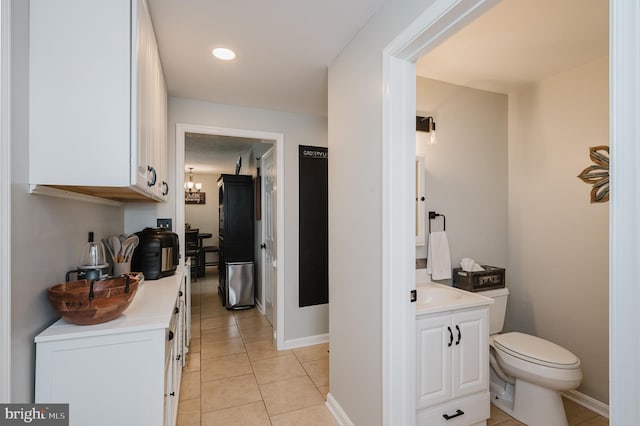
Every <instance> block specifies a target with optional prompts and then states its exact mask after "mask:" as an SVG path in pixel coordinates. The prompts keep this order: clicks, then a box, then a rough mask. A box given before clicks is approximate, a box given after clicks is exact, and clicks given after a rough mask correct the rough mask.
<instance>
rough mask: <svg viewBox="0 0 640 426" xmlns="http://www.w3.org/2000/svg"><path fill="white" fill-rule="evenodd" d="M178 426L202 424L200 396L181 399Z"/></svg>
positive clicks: (198, 425)
mask: <svg viewBox="0 0 640 426" xmlns="http://www.w3.org/2000/svg"><path fill="white" fill-rule="evenodd" d="M177 426H200V398H194V399H187V400H184V401H180V406H179V408H178V421H177Z"/></svg>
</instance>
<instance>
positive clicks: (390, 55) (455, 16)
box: [382, 0, 498, 425]
mask: <svg viewBox="0 0 640 426" xmlns="http://www.w3.org/2000/svg"><path fill="white" fill-rule="evenodd" d="M497 2H498V0H458V1H456V0H437V1H436V2H435V3H434V4H433V5H432V6H430V7H429V8H427V9H426V10H425V11H424V12H423V13H422V14H421V15H420V16H418V18H417V19H416V20H415V21H414V22H413V23H411V24H410V25H409V26H408V27H407V28H406V29H405V30H404V31H402V32H401V33H400V34H398V35H397V36H396V37H395V38H394V39H393V41H392V42H391V43H390V44H388V45H387V47H386V48H385V49H384V50H383V52H382V65H383V71H382V74H383V77H382V87H384V93H383V99H382V324H383V326H382V405H383V406H382V413H383V414H382V416H383V419H382V420H383V424H384V425H394V424H407V425H408V424H415V415H416V397H415V394H416V391H415V389H416V378H415V372H416V365H415V363H416V361H415V353H416V347H415V343H416V331H415V330H416V324H415V323H416V317H415V304H413V303H410V302H409V292H410V291H411V290H412V289H415V243H416V238H415V229H414V224H415V209H414V203H415V160H416V146H415V143H416V140H415V121H414V116H415V112H416V61H417V60H418V59H419V58H420V57H421V56H423V55H424V54H425V53H426V52H428V51H429V50H431V49H433V48H434V47H435V46H437V45H438V44H440V43H441V42H442V41H443V40H445V39H446V38H447V37H449V36H450V35H452V34H453V33H454V32H456V31H458V30H459V29H461V28H462V27H464V26H465V25H466V24H468V23H469V22H470V21H471V20H473V19H474V18H476V17H478V16H480V15H481V14H482V13H484V12H485V11H487V10H488V9H490V8H491V7H492V6H493V5H495V4H496V3H497ZM399 286H400V287H399ZM399 289H400V291H398V290H399Z"/></svg>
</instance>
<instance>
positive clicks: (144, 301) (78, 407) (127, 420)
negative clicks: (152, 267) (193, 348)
mask: <svg viewBox="0 0 640 426" xmlns="http://www.w3.org/2000/svg"><path fill="white" fill-rule="evenodd" d="M187 271H188V270H187ZM187 273H188V272H187ZM187 281H188V276H185V275H183V272H182V270H178V271H177V274H176V276H172V277H167V278H163V279H161V280H157V281H147V282H145V283H144V284H143V285H142V286H141V287H140V289H139V290H138V291H139V293H138V294H136V296H135V299H134V301H133V302H132V304H131V306H130V307H129V308H128V309H127V310H126V311H125V314H124V315H123V316H121V317H120V318H117V319H115V320H113V321H109V322H107V323H103V324H96V325H88V326H79V325H72V324H68V323H66V322H65V321H63V320H59V321H57V322H56V323H55V324H53V325H52V326H50V327H49V328H47V329H46V330H44V331H43V332H42V333H40V334H39V335H38V336H36V338H35V342H36V395H35V402H36V403H68V404H69V419H70V425H72V426H84V425H92V426H102V425H104V426H113V425H123V426H126V425H131V426H145V425H148V426H160V425H163V426H168V425H171V426H173V425H175V424H176V419H177V407H178V400H179V390H180V379H181V376H182V366H183V364H182V363H183V360H184V349H185V347H186V342H185V341H184V336H187V335H188V333H187V332H185V329H186V328H187V327H188V325H187V322H186V317H187V315H190V313H189V311H188V309H186V298H187V296H188V291H189V288H188V287H186V285H185V284H186V282H187Z"/></svg>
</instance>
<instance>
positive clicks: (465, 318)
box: [452, 308, 489, 398]
mask: <svg viewBox="0 0 640 426" xmlns="http://www.w3.org/2000/svg"><path fill="white" fill-rule="evenodd" d="M487 315H488V309H487V308H481V309H474V310H470V311H466V312H459V313H455V314H454V315H453V318H452V328H453V336H454V342H453V345H454V346H453V348H454V350H453V363H452V368H453V371H452V373H453V376H452V380H453V384H452V386H453V397H454V398H457V397H460V396H464V395H469V394H472V393H475V392H482V391H486V390H487V389H488V383H489V381H488V374H489V341H488V340H489V325H488V321H487Z"/></svg>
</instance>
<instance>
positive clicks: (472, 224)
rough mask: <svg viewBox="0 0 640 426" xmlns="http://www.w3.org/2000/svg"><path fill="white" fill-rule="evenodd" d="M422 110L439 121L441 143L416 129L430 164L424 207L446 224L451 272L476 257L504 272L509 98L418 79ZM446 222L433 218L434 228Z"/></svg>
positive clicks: (419, 252)
mask: <svg viewBox="0 0 640 426" xmlns="http://www.w3.org/2000/svg"><path fill="white" fill-rule="evenodd" d="M416 109H417V111H418V115H421V116H428V115H432V116H434V119H435V122H436V134H437V144H435V145H429V144H427V143H426V142H427V141H426V137H422V136H426V135H427V133H422V132H418V139H417V143H416V152H418V153H423V154H424V159H425V163H424V164H425V176H426V198H427V200H426V207H425V208H426V210H427V211H429V210H431V211H436V212H438V213H441V214H444V215H445V216H446V219H447V237H448V239H449V248H450V250H451V265H452V267H456V266H458V265H459V263H460V259H462V258H463V257H471V258H473V259H475V260H476V261H477V262H479V263H481V264H488V265H493V266H501V267H503V268H506V266H507V96H506V95H502V94H499V93H493V92H487V91H483V90H476V89H470V88H467V87H462V86H457V85H453V84H449V83H444V82H442V81H436V80H431V79H427V78H420V77H418V78H417V79H416ZM425 217H426V222H427V224H426V226H425V232H427V233H428V232H429V231H428V229H429V218H428V216H425ZM442 225H443V221H442V219H441V218H438V219H437V220H434V221H432V229H433V230H437V231H439V230H441V229H442ZM426 256H427V253H426V246H422V247H416V257H417V258H425V257H426Z"/></svg>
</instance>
